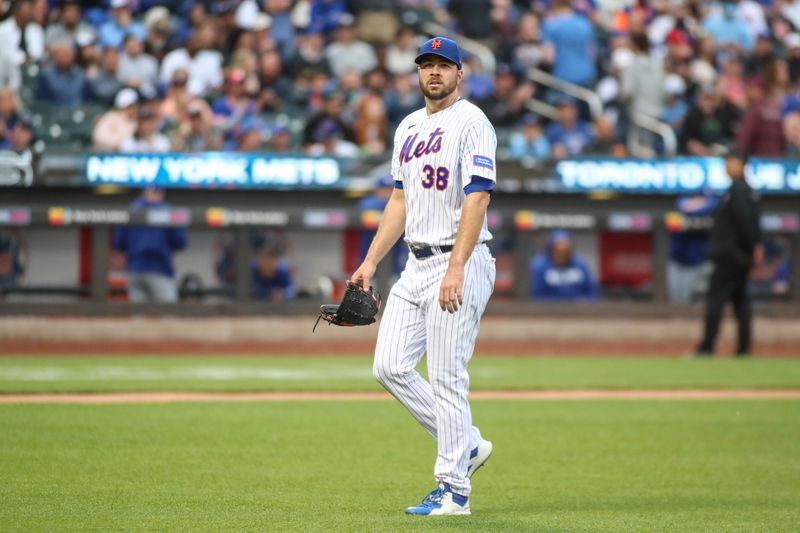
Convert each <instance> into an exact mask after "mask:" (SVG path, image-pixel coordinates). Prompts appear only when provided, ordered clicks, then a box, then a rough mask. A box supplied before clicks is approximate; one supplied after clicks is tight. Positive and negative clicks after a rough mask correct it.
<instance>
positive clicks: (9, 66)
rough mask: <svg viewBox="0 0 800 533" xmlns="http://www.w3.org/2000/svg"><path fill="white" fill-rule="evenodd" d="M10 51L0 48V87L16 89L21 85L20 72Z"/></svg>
mask: <svg viewBox="0 0 800 533" xmlns="http://www.w3.org/2000/svg"><path fill="white" fill-rule="evenodd" d="M11 52H12V51H11V50H4V49H0V89H12V90H14V91H18V90H19V88H20V86H21V85H22V73H21V72H20V66H19V65H18V64H17V61H16V59H14V57H13V56H12V55H11Z"/></svg>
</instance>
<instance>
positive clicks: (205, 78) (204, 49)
mask: <svg viewBox="0 0 800 533" xmlns="http://www.w3.org/2000/svg"><path fill="white" fill-rule="evenodd" d="M214 28H215V26H214V24H213V23H210V22H208V23H204V24H203V25H202V26H201V27H200V28H199V29H196V30H193V31H192V33H191V34H190V35H189V37H188V39H187V40H186V45H185V47H184V48H177V49H175V50H173V51H172V52H169V53H168V54H167V55H166V56H164V61H163V62H162V63H161V72H160V74H159V80H160V82H161V84H162V85H166V84H167V83H169V80H170V79H172V75H173V73H174V72H175V71H176V70H178V69H184V70H186V71H187V72H188V73H189V82H188V85H187V87H188V89H189V92H190V93H192V94H193V95H195V96H200V97H206V96H208V95H210V94H211V93H213V92H214V91H216V90H217V89H218V88H219V87H221V86H222V54H220V53H219V52H218V51H216V50H214V49H213V43H214V39H215V33H214V32H215V29H214Z"/></svg>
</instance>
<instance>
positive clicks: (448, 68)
mask: <svg viewBox="0 0 800 533" xmlns="http://www.w3.org/2000/svg"><path fill="white" fill-rule="evenodd" d="M461 76H462V72H461V71H460V70H458V67H457V66H456V65H455V63H451V62H450V61H448V60H446V59H445V58H443V57H438V56H434V55H431V56H428V57H425V58H423V59H422V62H421V63H420V64H419V88H420V90H421V91H422V94H423V95H425V98H428V99H429V100H442V99H444V98H447V97H448V96H450V95H451V94H453V92H454V91H455V90H456V89H458V82H459V81H460V80H461Z"/></svg>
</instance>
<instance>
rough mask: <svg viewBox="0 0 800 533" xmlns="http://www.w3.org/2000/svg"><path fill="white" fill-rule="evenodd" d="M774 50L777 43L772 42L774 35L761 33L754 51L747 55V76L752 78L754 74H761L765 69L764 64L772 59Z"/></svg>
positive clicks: (745, 69) (745, 63) (745, 73)
mask: <svg viewBox="0 0 800 533" xmlns="http://www.w3.org/2000/svg"><path fill="white" fill-rule="evenodd" d="M774 51H775V45H774V44H773V42H772V35H770V34H769V33H768V32H765V33H760V34H759V35H758V36H757V37H756V44H755V46H754V49H753V51H752V53H749V54H746V55H745V60H744V75H745V77H747V78H752V77H753V76H758V75H761V74H762V73H763V71H764V66H765V65H766V64H767V63H769V60H770V59H772V54H773V52H774Z"/></svg>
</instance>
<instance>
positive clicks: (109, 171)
mask: <svg viewBox="0 0 800 533" xmlns="http://www.w3.org/2000/svg"><path fill="white" fill-rule="evenodd" d="M85 180H86V182H87V183H88V184H90V185H121V186H126V187H149V186H155V187H164V188H194V189H206V188H211V189H326V188H335V187H338V186H341V183H340V182H341V181H342V179H341V170H340V168H339V162H338V161H337V160H336V159H334V158H331V157H288V156H272V155H265V154H239V153H223V152H207V153H198V154H93V155H90V156H88V157H87V158H86V165H85Z"/></svg>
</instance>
